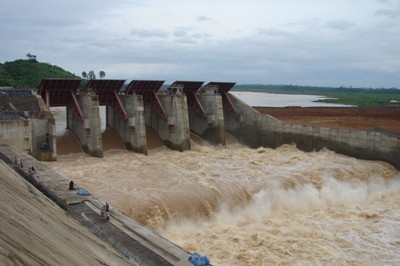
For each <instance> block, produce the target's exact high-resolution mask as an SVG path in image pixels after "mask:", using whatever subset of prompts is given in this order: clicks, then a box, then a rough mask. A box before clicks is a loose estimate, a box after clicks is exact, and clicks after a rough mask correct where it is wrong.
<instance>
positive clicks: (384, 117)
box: [254, 107, 400, 134]
mask: <svg viewBox="0 0 400 266" xmlns="http://www.w3.org/2000/svg"><path fill="white" fill-rule="evenodd" d="M254 108H255V109H256V110H257V111H258V112H260V113H262V114H269V115H271V116H273V117H276V118H277V119H279V120H281V121H284V122H287V123H292V124H303V125H311V126H321V127H329V128H343V129H354V130H386V131H390V132H393V133H398V134H400V108H398V107H397V108H396V107H393V108H357V107H254Z"/></svg>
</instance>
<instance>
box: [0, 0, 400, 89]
mask: <svg viewBox="0 0 400 266" xmlns="http://www.w3.org/2000/svg"><path fill="white" fill-rule="evenodd" d="M0 22H1V23H0V36H1V41H0V63H4V62H6V61H13V60H16V59H27V57H26V54H27V53H31V54H33V55H36V56H37V59H38V61H40V62H45V63H50V64H52V65H57V66H59V67H62V68H63V69H65V70H67V71H70V72H72V73H75V74H76V75H78V76H81V73H82V72H83V71H86V72H88V71H90V70H94V72H95V73H98V72H99V71H101V70H102V71H104V72H105V73H106V78H109V79H125V80H127V82H130V81H131V80H141V79H150V80H165V83H166V84H171V83H172V82H174V81H176V80H187V81H204V82H206V83H207V82H209V81H226V82H236V83H237V84H285V85H286V84H293V85H311V86H346V87H350V86H351V87H366V88H369V87H372V88H391V87H395V88H400V0H191V1H188V0H168V1H167V0H118V1H111V0H85V1H77V0H57V1H54V0H0Z"/></svg>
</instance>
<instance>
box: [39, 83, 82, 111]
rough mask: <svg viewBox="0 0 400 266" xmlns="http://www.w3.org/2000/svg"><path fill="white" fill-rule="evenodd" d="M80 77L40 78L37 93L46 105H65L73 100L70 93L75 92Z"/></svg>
mask: <svg viewBox="0 0 400 266" xmlns="http://www.w3.org/2000/svg"><path fill="white" fill-rule="evenodd" d="M81 81H82V80H81V79H55V78H51V79H42V81H41V83H40V86H39V94H40V95H41V96H42V98H43V99H44V100H45V102H46V104H47V105H48V106H67V105H69V104H71V102H72V101H73V99H72V97H71V94H74V95H75V94H76V92H77V90H78V88H79V86H80V84H81Z"/></svg>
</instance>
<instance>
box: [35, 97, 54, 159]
mask: <svg viewBox="0 0 400 266" xmlns="http://www.w3.org/2000/svg"><path fill="white" fill-rule="evenodd" d="M36 99H37V101H38V104H39V106H40V109H41V110H42V111H41V112H39V113H37V114H35V113H33V114H31V125H32V153H31V155H32V156H33V157H35V158H36V159H38V160H40V161H56V160H57V145H56V142H57V136H56V123H55V119H54V116H53V115H52V113H51V112H50V109H49V107H48V106H47V105H46V104H45V102H44V101H43V99H42V98H41V97H40V96H39V95H36Z"/></svg>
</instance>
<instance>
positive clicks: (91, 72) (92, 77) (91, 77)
mask: <svg viewBox="0 0 400 266" xmlns="http://www.w3.org/2000/svg"><path fill="white" fill-rule="evenodd" d="M88 77H89V79H96V74H95V73H94V71H93V70H90V71H89V73H88Z"/></svg>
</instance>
